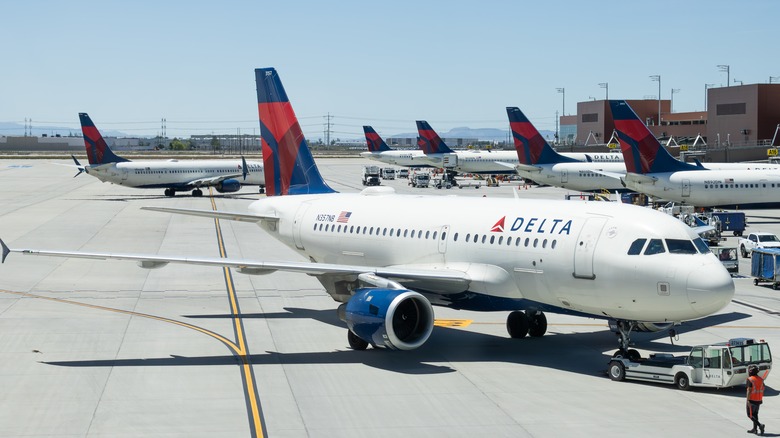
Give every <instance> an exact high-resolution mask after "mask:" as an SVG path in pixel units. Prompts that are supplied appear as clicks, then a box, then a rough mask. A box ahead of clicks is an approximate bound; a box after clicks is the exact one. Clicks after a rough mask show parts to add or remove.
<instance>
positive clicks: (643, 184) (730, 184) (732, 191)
mask: <svg viewBox="0 0 780 438" xmlns="http://www.w3.org/2000/svg"><path fill="white" fill-rule="evenodd" d="M647 177H650V178H647ZM649 179H654V181H649ZM624 180H625V183H626V187H627V188H629V189H631V190H635V191H637V192H642V193H646V194H648V195H651V196H655V197H658V198H662V199H666V200H669V201H676V202H683V203H686V204H690V205H694V206H697V207H714V206H726V205H739V206H749V205H761V204H780V172H776V171H761V170H691V171H681V172H666V173H654V174H648V175H647V176H640V177H639V178H635V177H634V175H633V174H628V175H626V177H625V178H624Z"/></svg>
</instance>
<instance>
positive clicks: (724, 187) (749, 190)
mask: <svg viewBox="0 0 780 438" xmlns="http://www.w3.org/2000/svg"><path fill="white" fill-rule="evenodd" d="M609 104H610V108H611V109H612V118H613V120H614V121H615V129H616V132H617V136H618V141H619V142H620V149H621V151H622V152H623V155H624V156H625V165H626V170H627V173H626V174H625V175H624V176H622V178H623V182H624V183H625V185H626V187H627V188H629V189H631V190H634V191H637V192H642V193H646V194H648V195H651V196H655V197H658V198H662V199H666V200H669V201H675V202H680V203H685V204H690V205H694V206H697V207H724V208H728V207H731V208H736V207H740V208H742V207H750V208H776V207H778V206H780V172H778V171H776V170H771V168H760V167H759V168H756V167H754V166H755V163H733V164H739V165H741V166H744V167H742V168H736V169H735V168H728V167H730V166H726V168H724V169H717V168H716V167H717V166H719V165H720V164H719V163H707V167H705V166H703V165H702V164H701V163H697V164H696V165H693V164H690V163H685V162H682V161H679V160H677V159H675V158H674V157H672V156H671V155H670V154H669V152H667V151H666V149H665V148H664V147H662V146H661V143H659V142H658V140H657V139H656V138H655V136H653V134H652V132H650V130H649V129H648V128H647V126H645V124H644V123H643V122H642V120H640V119H639V117H637V115H636V113H635V112H634V110H632V109H631V107H630V106H629V105H628V104H627V103H626V102H625V101H623V100H610V101H609ZM721 164H731V163H721ZM764 166H766V165H764Z"/></svg>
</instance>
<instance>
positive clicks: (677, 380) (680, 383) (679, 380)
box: [674, 373, 691, 391]
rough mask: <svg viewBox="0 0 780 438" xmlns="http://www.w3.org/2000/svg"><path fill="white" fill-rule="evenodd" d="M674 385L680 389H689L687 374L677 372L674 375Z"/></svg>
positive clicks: (689, 383)
mask: <svg viewBox="0 0 780 438" xmlns="http://www.w3.org/2000/svg"><path fill="white" fill-rule="evenodd" d="M674 386H676V387H677V389H679V390H681V391H687V390H689V389H691V382H690V380H688V376H686V375H685V373H677V375H676V376H674Z"/></svg>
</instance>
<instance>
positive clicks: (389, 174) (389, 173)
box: [382, 167, 395, 179]
mask: <svg viewBox="0 0 780 438" xmlns="http://www.w3.org/2000/svg"><path fill="white" fill-rule="evenodd" d="M382 179H395V168H393V167H385V168H383V169H382Z"/></svg>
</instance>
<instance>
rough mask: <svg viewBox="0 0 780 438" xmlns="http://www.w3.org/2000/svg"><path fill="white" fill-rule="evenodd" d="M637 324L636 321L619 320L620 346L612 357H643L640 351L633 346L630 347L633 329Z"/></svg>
mask: <svg viewBox="0 0 780 438" xmlns="http://www.w3.org/2000/svg"><path fill="white" fill-rule="evenodd" d="M635 326H636V323H635V322H633V321H618V322H617V330H618V332H617V336H618V344H620V348H619V349H618V351H616V352H615V354H613V355H612V357H624V358H626V359H629V360H632V361H635V360H639V359H640V358H641V357H642V356H641V355H640V354H639V352H638V351H636V350H634V349H633V348H628V347H629V346H630V343H631V330H633V329H634V327H635Z"/></svg>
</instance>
